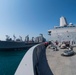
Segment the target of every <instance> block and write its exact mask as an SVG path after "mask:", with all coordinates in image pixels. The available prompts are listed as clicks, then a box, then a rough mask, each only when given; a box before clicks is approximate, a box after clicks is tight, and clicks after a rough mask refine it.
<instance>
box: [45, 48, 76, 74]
mask: <svg viewBox="0 0 76 75" xmlns="http://www.w3.org/2000/svg"><path fill="white" fill-rule="evenodd" d="M58 49H59V51H53V49H51V48H48V47H47V48H46V58H47V62H48V65H49V67H50V70H51V71H52V73H53V75H76V47H74V48H73V50H74V52H75V54H74V55H73V56H69V57H66V56H61V54H62V52H63V51H64V50H65V49H60V48H58Z"/></svg>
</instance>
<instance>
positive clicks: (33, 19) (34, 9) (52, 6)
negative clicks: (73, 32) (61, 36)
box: [0, 0, 76, 40]
mask: <svg viewBox="0 0 76 75" xmlns="http://www.w3.org/2000/svg"><path fill="white" fill-rule="evenodd" d="M61 16H64V17H66V19H67V21H68V23H70V22H72V23H73V24H76V1H75V0H0V40H5V39H6V36H5V35H9V36H10V37H11V38H13V35H15V36H16V37H17V38H18V37H19V36H22V37H23V39H24V38H25V36H26V35H29V37H30V39H31V37H36V36H39V34H40V33H42V34H43V36H44V37H45V38H46V39H47V40H48V38H49V36H48V30H49V29H52V28H53V27H54V26H59V18H60V17H61Z"/></svg>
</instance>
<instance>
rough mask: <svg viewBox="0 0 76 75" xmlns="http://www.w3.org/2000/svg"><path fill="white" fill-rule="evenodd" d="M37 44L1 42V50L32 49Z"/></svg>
mask: <svg viewBox="0 0 76 75" xmlns="http://www.w3.org/2000/svg"><path fill="white" fill-rule="evenodd" d="M35 44H37V43H25V42H16V41H0V50H3V49H23V48H27V47H32V46H33V45H35Z"/></svg>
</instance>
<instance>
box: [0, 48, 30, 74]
mask: <svg viewBox="0 0 76 75" xmlns="http://www.w3.org/2000/svg"><path fill="white" fill-rule="evenodd" d="M28 49H29V48H27V49H24V50H5V51H0V75H14V73H15V71H16V69H17V67H18V65H19V63H20V61H21V59H22V58H23V56H24V55H25V53H26V52H27V50H28Z"/></svg>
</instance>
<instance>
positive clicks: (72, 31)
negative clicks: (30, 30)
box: [48, 17, 76, 44]
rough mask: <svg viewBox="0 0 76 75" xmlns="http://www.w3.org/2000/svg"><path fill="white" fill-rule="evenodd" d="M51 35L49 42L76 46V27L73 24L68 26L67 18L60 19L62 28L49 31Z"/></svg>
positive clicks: (58, 27)
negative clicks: (67, 43)
mask: <svg viewBox="0 0 76 75" xmlns="http://www.w3.org/2000/svg"><path fill="white" fill-rule="evenodd" d="M48 33H49V35H50V39H49V41H54V42H56V41H57V42H60V43H62V42H64V41H68V42H70V44H76V26H75V25H73V24H72V23H70V24H68V23H67V21H66V18H65V17H61V18H60V26H55V27H54V29H50V30H48Z"/></svg>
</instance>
